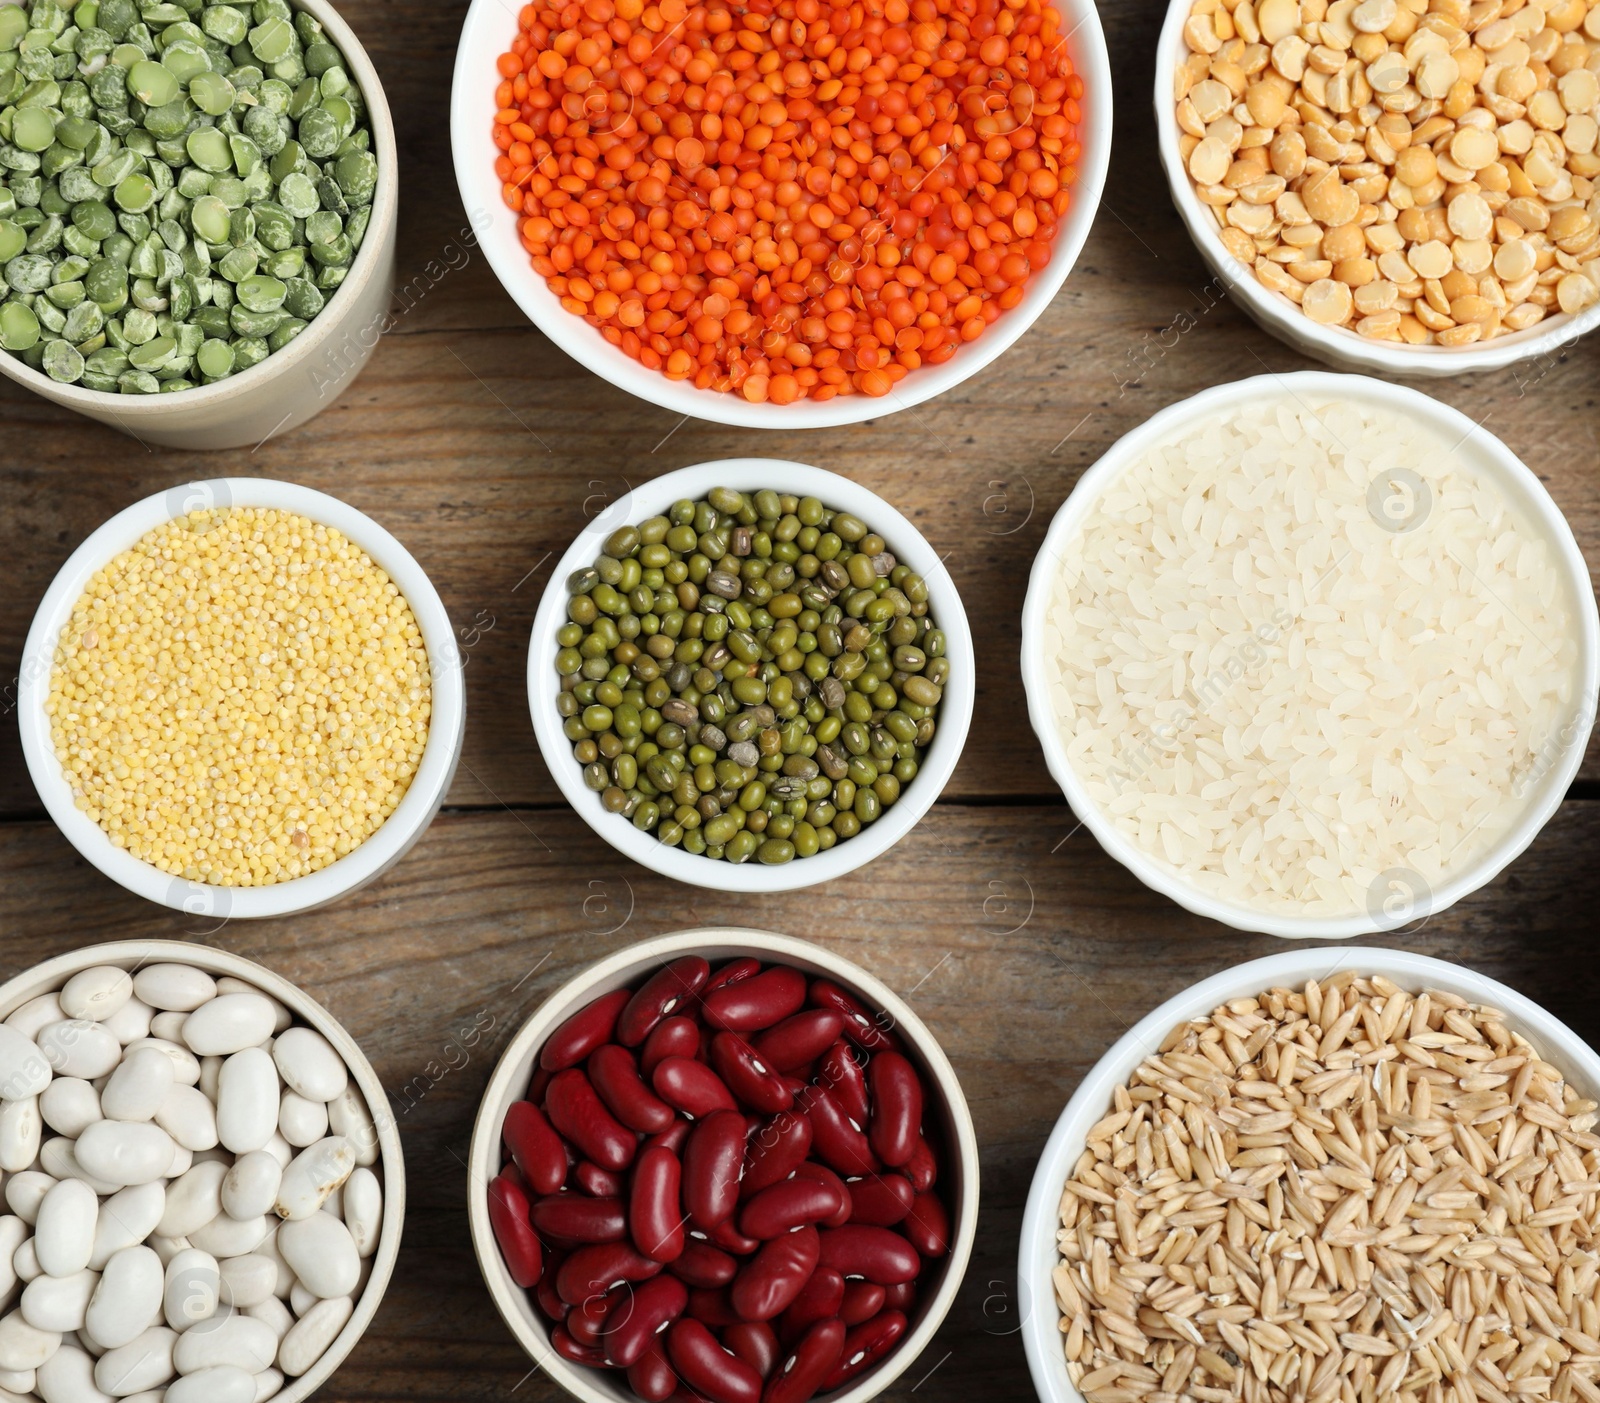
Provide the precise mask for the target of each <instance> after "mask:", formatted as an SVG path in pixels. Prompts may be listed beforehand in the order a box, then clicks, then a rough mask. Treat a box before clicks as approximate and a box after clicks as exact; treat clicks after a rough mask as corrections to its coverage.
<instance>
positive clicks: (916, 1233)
mask: <svg viewBox="0 0 1600 1403" xmlns="http://www.w3.org/2000/svg"><path fill="white" fill-rule="evenodd" d="M535 1226H537V1224H535ZM900 1230H901V1231H902V1232H903V1233H905V1235H906V1238H907V1239H908V1240H909V1241H910V1243H911V1245H912V1246H913V1247H915V1248H916V1249H917V1251H918V1252H920V1253H921V1254H922V1255H923V1256H924V1257H942V1256H944V1254H945V1253H946V1252H948V1251H949V1250H950V1215H949V1213H948V1212H946V1211H945V1206H944V1204H943V1203H942V1202H941V1201H940V1199H939V1195H938V1194H935V1193H922V1194H918V1195H917V1196H916V1198H915V1199H914V1200H913V1201H912V1204H911V1212H910V1214H909V1216H908V1217H907V1218H906V1220H905V1222H904V1223H903V1224H901V1229H900Z"/></svg>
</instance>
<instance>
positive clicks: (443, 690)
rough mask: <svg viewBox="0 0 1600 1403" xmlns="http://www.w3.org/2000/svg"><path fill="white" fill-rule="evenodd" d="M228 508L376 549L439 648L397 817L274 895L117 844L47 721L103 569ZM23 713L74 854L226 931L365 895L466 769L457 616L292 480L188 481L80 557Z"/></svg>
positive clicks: (417, 571) (53, 603)
mask: <svg viewBox="0 0 1600 1403" xmlns="http://www.w3.org/2000/svg"><path fill="white" fill-rule="evenodd" d="M226 506H237V507H272V508H277V509H279V510H282V511H290V512H298V513H299V514H300V515H301V516H304V517H307V518H308V519H310V520H312V521H317V522H321V523H322V524H323V525H325V526H332V527H335V528H337V529H338V530H339V531H341V532H343V533H344V535H346V536H348V537H349V538H350V539H351V540H352V541H354V542H355V543H356V544H357V545H358V546H360V547H361V548H362V549H363V550H364V551H366V552H367V554H368V555H369V556H371V557H372V559H373V560H374V561H375V562H377V564H378V565H379V566H380V567H381V568H382V569H384V570H385V571H386V572H388V574H389V575H390V577H391V578H392V579H393V580H394V582H395V583H396V584H397V585H398V586H399V587H400V592H401V593H402V594H403V595H404V596H405V597H406V601H407V602H408V603H409V604H410V605H411V612H412V613H413V614H415V615H416V619H417V624H418V626H419V627H420V628H421V630H422V639H423V642H424V643H425V644H426V646H427V649H428V659H429V665H430V672H431V674H432V680H433V709H432V717H431V720H430V723H429V732H428V744H427V746H426V748H425V749H424V750H423V753H422V764H421V765H420V766H419V767H418V769H417V773H416V775H415V777H414V778H413V779H412V781H411V788H410V789H408V790H407V791H406V795H405V797H404V798H403V799H402V800H401V801H400V803H399V805H398V806H397V807H396V808H395V811H394V812H393V813H392V814H390V815H389V818H388V820H387V821H386V822H385V823H384V824H383V826H382V827H381V828H379V829H378V831H377V832H376V833H374V834H373V835H372V836H371V837H370V838H368V839H367V840H366V842H364V843H362V844H361V846H360V847H358V848H357V849H356V850H355V851H354V852H352V853H350V854H348V855H347V856H345V857H342V858H340V859H339V860H338V861H336V862H332V863H330V864H329V865H328V866H326V867H324V868H322V869H321V870H319V871H317V872H313V873H311V874H310V875H308V876H305V877H295V878H292V879H291V880H289V881H286V882H279V883H277V884H276V885H273V886H267V887H221V886H212V885H210V884H208V883H205V882H194V881H188V880H186V879H185V878H183V877H175V876H173V875H172V874H171V873H168V872H163V871H161V869H160V868H158V867H155V866H153V865H151V864H150V863H147V862H144V861H141V860H140V859H139V858H136V857H134V856H133V855H132V854H131V853H129V852H127V851H125V850H124V849H122V848H119V847H117V846H116V845H115V844H113V843H112V841H111V839H110V838H108V837H107V836H106V834H105V831H104V830H103V829H102V828H101V827H100V825H99V824H97V823H96V822H94V820H93V819H91V818H90V817H89V816H88V815H87V814H85V813H84V812H83V811H82V810H80V809H79V808H78V807H77V805H76V804H75V803H74V802H73V798H72V791H71V787H70V786H69V785H68V783H67V781H66V779H65V778H64V777H63V775H62V772H61V763H60V761H59V760H57V759H56V754H55V748H54V746H53V745H52V743H51V739H50V722H49V718H48V717H47V716H46V715H45V703H46V702H47V701H48V700H49V696H50V672H51V668H52V666H53V663H54V658H55V649H56V640H57V639H58V638H59V636H60V634H61V629H62V627H63V626H64V625H65V624H66V622H67V620H68V619H69V618H70V617H71V615H72V607H73V605H75V604H76V603H77V602H78V600H79V598H80V597H81V596H82V594H83V591H84V589H85V588H86V587H87V585H88V583H89V581H90V579H91V578H93V576H94V573H95V571H97V570H99V569H100V568H101V567H102V566H103V565H105V564H106V562H107V561H109V560H111V559H113V558H114V557H115V556H117V555H119V554H121V553H122V552H123V551H125V550H127V549H128V548H129V547H130V546H132V545H133V544H134V543H135V542H137V541H138V540H139V538H140V537H141V536H143V535H144V534H145V533H146V532H147V531H150V530H153V529H154V528H155V527H157V526H159V525H161V523H162V522H165V521H170V520H171V519H172V518H173V517H175V516H180V515H183V514H184V513H186V512H190V511H197V510H200V509H202V508H208V507H226ZM17 715H18V718H19V726H20V729H21V732H22V754H23V756H24V758H25V759H26V760H27V762H28V771H29V773H30V774H31V775H32V776H33V784H34V788H36V789H37V790H38V791H39V797H40V798H41V799H42V800H44V805H45V808H46V809H48V810H49V811H50V817H51V818H53V819H54V820H55V821H56V826H57V827H58V828H60V829H61V831H62V832H63V833H64V834H66V836H67V839H68V841H69V842H71V844H72V846H73V847H75V848H76V849H77V850H78V851H79V853H81V854H82V855H83V856H84V857H85V858H87V859H88V860H89V861H90V862H91V863H93V864H94V865H95V866H96V867H98V868H99V869H100V870H101V871H102V872H104V873H105V874H106V876H108V877H110V878H111V879H112V880H113V881H116V882H120V883H121V884H122V885H123V886H125V887H126V888H127V889H128V890H129V891H131V892H136V893H137V894H138V895H140V896H144V897H148V898H149V899H150V900H151V901H156V902H160V903H161V904H162V905H164V906H169V907H171V908H172V909H173V910H175V911H184V912H187V913H189V914H191V915H195V916H204V917H211V918H214V919H215V920H216V921H217V924H218V925H220V924H221V922H222V921H224V920H227V919H229V918H233V917H240V918H245V919H249V918H252V917H258V916H287V915H291V914H294V913H296V912H300V911H309V910H311V909H312V908H314V907H317V906H323V905H325V904H327V903H328V902H330V901H334V900H336V899H337V898H339V897H341V896H345V895H347V894H348V893H350V892H353V891H356V890H357V889H359V888H360V887H363V886H365V885H366V884H367V883H368V882H370V881H372V880H373V878H375V877H377V876H378V875H379V874H380V873H382V872H384V871H385V870H387V869H388V868H389V867H391V866H392V865H393V864H394V863H396V862H398V861H399V859H400V858H401V857H402V856H403V855H404V854H405V852H406V851H407V850H408V849H409V848H410V847H411V845H412V844H413V843H415V842H416V841H417V839H418V838H420V837H421V836H422V833H423V830H424V829H426V828H427V826H428V825H429V824H430V823H431V822H432V821H433V816H434V815H435V814H436V813H438V812H439V806H440V804H442V803H443V802H444V796H445V791H446V790H447V789H449V787H450V779H451V777H452V776H453V775H454V774H455V768H456V762H457V760H459V759H460V758H461V742H462V738H463V736H464V735H465V732H466V722H467V698H466V686H465V684H464V682H463V679H462V675H461V653H460V649H459V648H458V647H457V646H456V638H455V632H454V629H453V628H452V627H451V624H450V617H449V615H448V614H446V613H445V609H444V604H443V603H442V602H441V601H440V599H439V595H438V592H437V591H436V590H435V589H434V587H433V584H432V582H431V581H429V579H428V577H427V575H426V574H424V573H423V570H422V567H421V566H420V565H418V564H417V562H416V561H415V560H414V559H412V557H411V554H410V552H409V551H407V550H406V548H405V547H404V546H402V545H401V544H400V542H399V541H397V540H395V538H394V537H393V536H391V535H390V534H389V533H388V532H387V531H385V530H384V529H383V527H381V526H379V525H378V523H377V522H375V521H374V520H373V519H372V518H371V517H369V516H366V515H364V514H363V513H361V512H358V511H357V510H356V509H355V508H354V507H352V506H348V505H347V504H345V503H344V502H341V501H340V500H339V499H338V498H337V497H330V496H328V495H327V494H326V493H323V492H315V491H313V490H312V489H311V488H309V487H299V486H296V485H295V484H294V483H292V482H275V481H273V480H272V479H271V478H254V477H223V478H212V479H211V480H209V481H206V482H186V483H180V484H179V485H177V486H176V487H171V488H169V489H168V490H167V491H165V492H157V493H155V494H154V495H153V496H149V497H146V498H145V499H144V500H143V501H142V502H135V503H134V504H133V505H132V506H131V507H128V508H126V509H125V510H123V511H120V512H118V513H117V514H116V515H115V516H114V517H112V518H111V520H109V521H108V522H106V523H105V525H103V526H101V527H100V528H99V529H98V530H96V531H94V532H93V533H92V534H91V535H90V536H89V537H88V539H87V540H85V541H84V542H83V544H82V545H80V546H79V547H78V548H77V550H75V551H73V553H72V554H71V555H70V556H69V557H68V558H67V562H66V564H65V565H63V566H62V567H61V569H60V571H59V573H57V575H56V577H55V579H54V580H53V581H52V582H51V585H50V588H49V589H48V590H46V591H45V596H44V599H43V600H42V601H41V602H40V604H39V609H38V612H37V613H36V614H35V615H34V617H33V626H32V628H30V629H29V630H28V640H27V642H26V643H25V644H24V645H23V650H22V671H21V674H20V676H19V678H18V681H17Z"/></svg>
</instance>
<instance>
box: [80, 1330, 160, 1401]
mask: <svg viewBox="0 0 1600 1403" xmlns="http://www.w3.org/2000/svg"><path fill="white" fill-rule="evenodd" d="M177 1343H178V1336H177V1335H176V1334H175V1333H174V1332H173V1331H171V1330H169V1329H167V1327H166V1326H165V1325H152V1326H150V1328H149V1329H147V1330H144V1331H142V1332H141V1333H140V1334H139V1335H138V1336H136V1337H135V1338H134V1339H133V1340H131V1341H129V1343H127V1344H125V1345H122V1346H120V1347H119V1348H117V1349H108V1350H107V1351H106V1352H105V1353H104V1354H102V1355H101V1356H100V1358H99V1359H98V1360H97V1361H96V1362H95V1366H94V1381H95V1383H96V1384H97V1385H98V1386H99V1387H100V1388H102V1389H104V1390H105V1392H107V1393H109V1394H112V1395H113V1396H114V1397H125V1396H127V1395H128V1394H130V1393H143V1392H145V1390H146V1389H152V1388H160V1387H161V1385H162V1384H164V1383H167V1382H168V1381H169V1380H171V1378H172V1376H173V1375H174V1374H175V1373H176V1372H177V1370H176V1369H174V1367H173V1363H172V1356H173V1352H174V1346H175V1345H176V1344H177Z"/></svg>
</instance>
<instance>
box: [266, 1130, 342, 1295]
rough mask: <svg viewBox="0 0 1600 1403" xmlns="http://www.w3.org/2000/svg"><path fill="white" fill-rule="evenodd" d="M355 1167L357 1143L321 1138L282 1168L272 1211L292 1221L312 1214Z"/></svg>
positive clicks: (336, 1136)
mask: <svg viewBox="0 0 1600 1403" xmlns="http://www.w3.org/2000/svg"><path fill="white" fill-rule="evenodd" d="M355 1167H356V1154H355V1147H354V1146H353V1145H352V1144H351V1143H350V1142H349V1141H348V1140H346V1139H345V1138H344V1136H342V1135H330V1136H328V1138H327V1139H325V1140H318V1141H317V1143H316V1144H314V1145H311V1146H308V1147H307V1148H306V1149H304V1150H302V1151H301V1152H300V1153H299V1154H298V1155H296V1156H295V1157H294V1159H292V1160H291V1161H290V1162H289V1167H288V1168H287V1169H285V1170H284V1171H283V1183H282V1184H281V1185H280V1186H279V1188H278V1197H277V1201H276V1202H275V1203H274V1204H273V1205H272V1208H273V1212H275V1213H276V1214H277V1215H278V1216H279V1217H280V1218H286V1219H288V1220H289V1221H291V1222H294V1221H297V1220H300V1219H305V1218H309V1217H311V1216H312V1215H313V1214H314V1213H316V1212H318V1211H319V1210H320V1209H321V1207H322V1205H323V1204H324V1203H326V1202H327V1201H328V1195H329V1194H331V1193H332V1192H333V1191H334V1190H335V1189H336V1188H338V1187H339V1186H340V1185H341V1184H343V1183H344V1181H345V1180H346V1179H348V1178H349V1177H350V1173H351V1171H352V1170H353V1169H354V1168H355ZM334 1294H336V1295H342V1294H343V1293H342V1292H335V1293H334Z"/></svg>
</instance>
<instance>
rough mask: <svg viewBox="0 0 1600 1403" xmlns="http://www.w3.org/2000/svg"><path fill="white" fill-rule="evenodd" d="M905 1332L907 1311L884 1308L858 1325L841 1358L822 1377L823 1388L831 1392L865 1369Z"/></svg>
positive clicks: (848, 1337) (851, 1333) (848, 1338)
mask: <svg viewBox="0 0 1600 1403" xmlns="http://www.w3.org/2000/svg"><path fill="white" fill-rule="evenodd" d="M905 1332H906V1318H905V1315H904V1314H903V1313H902V1312H900V1311H897V1310H886V1311H881V1312H879V1313H878V1314H877V1315H875V1316H873V1317H872V1319H871V1320H869V1321H867V1322H866V1323H865V1324H862V1325H857V1326H856V1327H855V1328H854V1329H852V1330H851V1331H850V1332H849V1333H848V1334H846V1335H845V1337H844V1348H843V1349H841V1350H840V1351H839V1362H838V1363H837V1364H835V1365H834V1366H833V1368H832V1369H831V1370H829V1371H828V1374H827V1376H826V1377H825V1378H824V1379H823V1380H822V1388H823V1391H824V1392H831V1391H832V1390H833V1389H836V1388H839V1387H840V1386H841V1385H843V1384H846V1383H848V1382H849V1381H850V1380H851V1379H853V1378H855V1376H856V1375H857V1374H862V1373H865V1372H866V1371H867V1370H868V1369H870V1368H871V1367H872V1366H873V1365H874V1364H876V1363H877V1362H878V1361H879V1360H880V1359H882V1358H883V1356H884V1355H886V1354H887V1353H888V1352H889V1351H890V1350H891V1349H893V1348H894V1346H895V1342H896V1341H897V1340H899V1338H900V1336H902V1335H903V1334H905Z"/></svg>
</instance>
